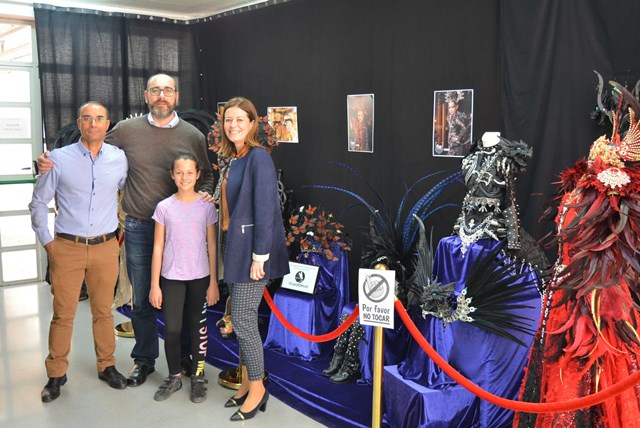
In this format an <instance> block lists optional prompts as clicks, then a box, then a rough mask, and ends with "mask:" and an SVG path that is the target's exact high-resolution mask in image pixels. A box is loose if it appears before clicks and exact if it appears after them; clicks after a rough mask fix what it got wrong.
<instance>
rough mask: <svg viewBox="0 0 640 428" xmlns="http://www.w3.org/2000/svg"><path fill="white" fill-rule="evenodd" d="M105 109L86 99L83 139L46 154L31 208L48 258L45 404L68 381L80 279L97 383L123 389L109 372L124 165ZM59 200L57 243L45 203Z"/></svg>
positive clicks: (81, 114)
mask: <svg viewBox="0 0 640 428" xmlns="http://www.w3.org/2000/svg"><path fill="white" fill-rule="evenodd" d="M109 123H110V122H109V117H108V112H107V109H106V108H105V107H104V106H103V105H101V104H99V103H97V102H95V101H90V102H87V103H85V104H83V105H82V106H81V107H80V108H79V109H78V120H77V124H78V128H80V133H81V138H80V141H78V142H77V143H75V144H71V145H69V146H66V147H63V148H61V149H57V150H54V151H53V152H51V156H50V159H51V160H53V162H54V166H53V169H51V171H49V172H47V173H45V174H43V175H41V176H40V177H39V178H38V181H37V182H36V185H35V188H34V190H33V198H32V200H31V203H30V204H29V210H30V211H31V224H32V227H33V229H34V230H35V232H36V234H37V236H38V239H39V240H40V243H41V244H42V245H43V246H44V249H45V251H46V252H47V254H48V255H49V261H50V265H49V267H50V276H51V292H52V294H53V317H52V319H51V325H50V327H49V355H48V356H47V359H46V360H45V366H46V368H47V376H48V377H49V381H48V382H47V384H46V385H45V387H44V389H43V390H42V394H41V398H42V401H43V402H49V401H53V400H55V399H56V398H58V397H59V396H60V387H61V386H62V385H64V384H65V383H66V382H67V375H66V372H67V368H68V366H69V361H68V355H69V352H70V350H71V336H72V333H73V321H74V318H75V314H76V309H77V306H78V294H79V293H80V288H81V286H82V282H83V281H86V283H87V290H88V293H89V300H90V305H91V314H92V316H93V339H94V344H95V352H96V365H97V369H98V378H99V379H102V380H104V381H106V382H107V383H108V384H109V386H111V387H112V388H116V389H123V388H125V387H126V386H127V381H126V378H125V377H124V376H123V375H122V374H120V373H119V372H118V371H117V370H116V368H115V357H114V352H115V347H116V345H115V335H114V329H113V315H112V312H111V304H112V302H113V295H114V290H115V285H116V281H117V278H118V255H119V246H118V240H117V239H115V238H116V229H117V227H118V189H122V188H123V187H124V183H125V179H126V178H127V170H128V163H127V158H126V157H125V154H124V151H122V150H120V149H119V148H117V147H115V146H112V145H110V144H107V143H105V142H104V137H105V135H106V133H107V129H108V128H109ZM54 196H56V197H57V205H58V215H57V216H56V219H55V226H54V230H55V237H52V236H51V234H50V232H49V228H48V204H49V202H50V201H51V200H52V199H53V197H54Z"/></svg>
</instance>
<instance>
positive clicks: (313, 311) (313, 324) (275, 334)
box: [264, 245, 349, 361]
mask: <svg viewBox="0 0 640 428" xmlns="http://www.w3.org/2000/svg"><path fill="white" fill-rule="evenodd" d="M333 251H334V254H336V256H337V258H338V260H336V261H333V260H328V259H327V257H326V256H325V255H324V254H322V253H315V252H312V253H310V252H304V253H301V254H300V255H299V256H298V261H299V262H300V263H305V264H309V265H313V266H319V268H320V269H319V270H318V278H317V281H316V287H315V293H314V294H305V293H301V292H298V291H290V290H287V289H282V288H281V289H279V290H278V291H277V292H276V294H275V296H274V297H273V301H274V303H275V305H276V306H277V307H278V309H279V310H280V312H281V313H282V315H284V317H285V318H286V319H287V320H288V321H289V322H290V323H291V324H292V325H293V326H295V327H297V328H298V329H300V330H302V331H304V332H305V333H308V334H311V335H321V334H326V333H329V332H331V331H333V330H335V329H336V328H337V327H338V324H339V316H340V310H341V309H342V308H343V307H344V306H345V304H346V303H347V302H348V301H349V260H348V257H347V253H346V252H345V251H343V250H342V249H341V248H340V247H338V246H337V245H335V246H334V248H333ZM334 344H335V340H332V341H329V342H321V343H316V342H310V341H308V340H306V339H303V338H302V337H299V336H297V335H295V334H293V333H291V332H290V331H288V330H287V329H286V328H285V327H284V326H283V325H282V324H281V323H280V322H279V321H278V320H277V319H276V317H275V315H273V314H272V315H271V319H270V321H269V330H268V333H267V337H266V339H265V343H264V347H265V348H266V349H271V350H274V351H278V352H281V353H284V354H286V355H291V356H294V357H299V358H300V359H302V360H305V361H311V360H316V359H319V358H323V357H330V356H331V353H332V351H333V346H334Z"/></svg>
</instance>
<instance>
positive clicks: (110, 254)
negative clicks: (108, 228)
mask: <svg viewBox="0 0 640 428" xmlns="http://www.w3.org/2000/svg"><path fill="white" fill-rule="evenodd" d="M118 254H119V247H118V240H117V239H115V238H112V239H110V240H108V241H107V242H103V243H101V244H96V245H85V244H80V243H75V242H73V241H69V240H66V239H61V238H59V237H56V238H55V239H54V241H53V246H52V249H51V251H50V254H49V268H50V277H51V293H52V294H53V317H52V319H51V325H50V327H49V355H48V356H47V359H46V360H45V366H46V368H47V376H48V377H60V376H63V375H64V374H65V373H66V372H67V367H68V366H69V360H68V355H69V352H70V351H71V337H72V334H73V320H74V318H75V316H76V309H77V308H78V296H79V295H80V288H81V287H82V281H83V280H85V281H86V283H87V292H88V294H89V304H90V305H91V315H92V317H93V342H94V347H95V353H96V365H97V367H98V371H100V372H101V371H103V370H104V369H105V368H106V367H109V366H112V365H115V357H114V356H113V354H114V352H115V350H116V339H115V332H114V330H113V314H112V312H111V305H112V303H113V295H114V290H115V286H116V280H117V278H118Z"/></svg>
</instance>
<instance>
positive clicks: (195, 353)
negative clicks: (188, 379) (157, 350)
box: [160, 276, 209, 376]
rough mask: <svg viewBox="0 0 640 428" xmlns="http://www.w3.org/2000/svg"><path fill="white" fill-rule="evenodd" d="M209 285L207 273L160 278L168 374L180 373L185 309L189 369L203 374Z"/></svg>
mask: <svg viewBox="0 0 640 428" xmlns="http://www.w3.org/2000/svg"><path fill="white" fill-rule="evenodd" d="M208 287H209V276H206V277H204V278H200V279H193V280H190V281H177V280H173V279H166V278H164V277H160V288H161V290H162V313H163V314H164V353H165V354H166V356H167V365H168V366H169V374H173V375H176V374H178V373H180V333H181V331H182V319H183V311H184V310H185V309H186V310H187V312H188V313H187V317H185V318H186V319H188V322H189V332H190V333H191V357H192V358H193V365H192V367H191V372H192V373H193V374H194V375H195V376H202V375H203V373H204V358H205V356H206V355H207V288H208ZM185 300H186V305H185Z"/></svg>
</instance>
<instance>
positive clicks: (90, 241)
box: [56, 232, 116, 245]
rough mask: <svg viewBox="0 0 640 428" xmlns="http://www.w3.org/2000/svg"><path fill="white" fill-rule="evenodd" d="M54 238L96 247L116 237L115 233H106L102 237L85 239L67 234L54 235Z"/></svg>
mask: <svg viewBox="0 0 640 428" xmlns="http://www.w3.org/2000/svg"><path fill="white" fill-rule="evenodd" d="M56 236H57V237H59V238H62V239H67V240H69V241H73V242H76V243H78V244H85V245H96V244H102V243H103V242H107V241H108V240H110V239H111V238H115V237H116V233H115V232H111V233H106V234H104V235H100V236H94V237H93V238H86V237H84V236H76V235H69V234H68V233H56Z"/></svg>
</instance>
